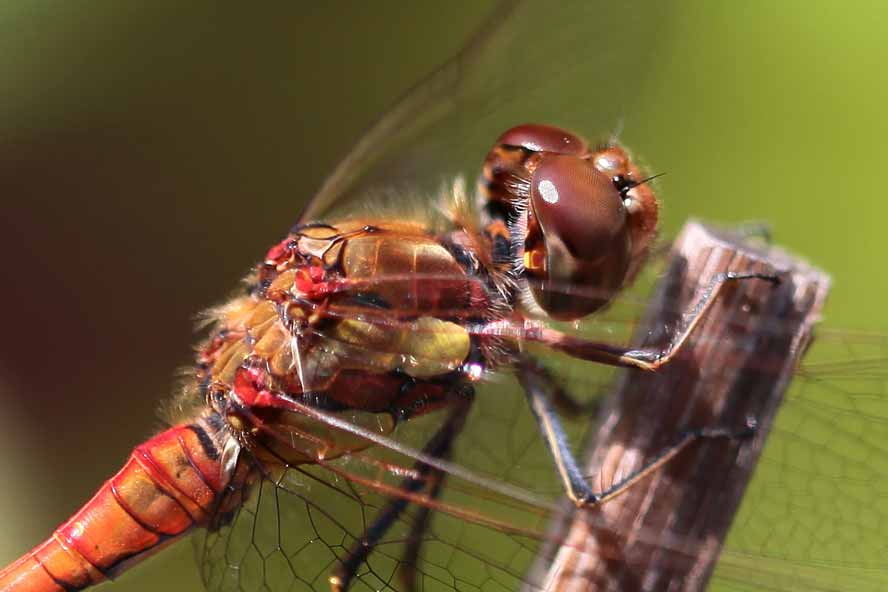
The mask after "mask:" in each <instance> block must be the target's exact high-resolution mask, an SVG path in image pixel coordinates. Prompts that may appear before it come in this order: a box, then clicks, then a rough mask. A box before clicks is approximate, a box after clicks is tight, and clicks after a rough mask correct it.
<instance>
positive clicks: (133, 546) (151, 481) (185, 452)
mask: <svg viewBox="0 0 888 592" xmlns="http://www.w3.org/2000/svg"><path fill="white" fill-rule="evenodd" d="M210 424H211V422H209V421H208V420H207V419H201V420H198V421H196V422H195V423H192V424H182V425H178V426H175V427H172V428H170V429H168V430H166V431H164V432H162V433H160V434H158V435H157V436H155V437H153V438H151V439H150V440H148V441H147V442H145V443H143V444H141V445H139V446H137V447H136V449H135V450H133V453H132V454H131V455H130V458H129V460H128V461H127V462H126V464H125V465H124V466H123V468H122V469H121V470H120V471H119V472H118V473H117V474H116V475H114V476H113V477H112V478H111V479H109V480H108V481H107V482H106V483H105V484H104V485H103V486H102V487H101V489H99V491H98V492H97V493H96V495H95V496H94V497H93V498H92V499H91V500H90V501H88V502H87V503H86V504H85V505H84V506H83V507H82V508H81V509H80V510H79V511H78V512H77V513H76V514H74V515H73V516H72V517H71V518H70V519H69V520H68V521H67V522H65V523H64V524H62V525H61V526H60V527H59V528H57V529H56V531H55V532H53V534H52V535H51V536H50V537H49V538H48V539H47V540H46V541H45V542H43V543H41V544H40V545H38V546H37V547H35V548H34V549H33V550H31V551H30V552H29V553H27V554H26V555H24V556H23V557H21V558H20V559H19V560H18V561H16V562H15V563H13V564H11V565H10V566H9V567H7V568H6V569H5V570H3V571H2V572H0V592H66V591H72V590H81V589H83V588H86V587H88V586H91V585H93V584H96V583H99V582H102V581H104V580H106V579H109V578H111V577H113V576H114V575H115V574H117V573H119V572H120V571H122V570H123V569H125V568H126V567H127V566H128V565H130V564H132V563H134V562H137V561H140V560H142V559H144V558H145V557H147V556H148V555H150V554H151V553H152V552H153V551H156V550H158V549H160V548H161V546H162V545H163V544H164V543H167V542H171V541H172V540H175V539H176V538H178V537H179V536H181V535H182V534H184V533H185V532H186V531H188V530H189V529H190V528H191V527H192V526H199V525H203V524H206V523H207V522H208V520H209V519H210V517H211V515H212V513H213V511H214V509H215V507H216V503H217V500H218V499H219V495H220V493H221V492H222V490H223V489H224V487H225V483H224V482H223V474H222V467H221V459H220V453H219V448H218V446H217V443H216V442H214V440H213V437H212V435H211V434H212V433H215V430H214V429H213V428H212V425H210Z"/></svg>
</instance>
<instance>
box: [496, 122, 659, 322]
mask: <svg viewBox="0 0 888 592" xmlns="http://www.w3.org/2000/svg"><path fill="white" fill-rule="evenodd" d="M491 155H492V156H488V162H490V161H491V160H492V159H498V162H499V163H504V164H500V165H499V167H500V168H499V169H497V163H495V164H494V165H493V166H491V167H490V168H489V169H488V170H490V171H493V173H492V174H493V175H495V174H497V173H499V171H501V170H502V171H507V173H508V175H509V176H510V177H511V179H512V180H510V181H509V182H508V183H505V184H504V186H505V187H507V188H508V190H509V191H510V195H509V198H510V199H511V200H512V202H511V203H512V209H513V210H514V212H515V214H514V215H513V220H515V223H513V224H512V225H511V228H510V231H511V234H512V242H513V249H512V255H513V256H515V257H519V256H520V257H521V263H522V265H521V266H520V268H521V269H522V273H523V275H524V277H525V278H526V280H527V282H526V288H525V291H526V292H529V294H524V295H523V300H524V301H525V302H526V301H527V300H528V297H529V298H532V304H533V305H535V306H536V307H538V308H539V309H541V310H542V312H544V313H545V314H546V315H548V316H549V317H552V318H555V319H559V320H572V319H577V318H580V317H584V316H586V315H588V314H590V313H592V312H595V311H596V310H598V309H599V308H601V307H602V306H604V305H606V304H607V303H608V302H609V301H610V300H611V298H612V297H613V296H614V294H615V293H616V292H617V291H618V290H619V289H620V288H621V287H623V286H624V285H625V284H626V283H628V282H629V281H631V279H632V278H633V277H634V275H635V274H636V273H637V271H638V269H639V268H640V267H641V264H642V263H643V261H644V259H645V256H646V254H647V252H648V249H649V247H650V244H651V242H652V240H653V238H654V236H655V234H656V227H657V210H658V206H657V200H656V198H655V197H654V194H653V191H652V190H651V188H650V187H649V186H648V185H646V184H645V179H643V177H642V175H641V174H640V171H639V170H638V168H637V167H636V166H635V165H634V164H633V163H632V161H631V159H630V157H629V155H628V153H627V152H626V151H625V150H624V149H623V148H621V147H620V146H618V145H616V144H613V143H611V144H607V145H604V146H600V147H598V148H596V149H591V150H590V149H589V148H588V146H587V144H586V142H585V140H583V139H582V138H580V137H579V136H576V135H574V134H572V133H570V132H567V131H564V130H561V129H558V128H554V127H551V126H544V125H522V126H518V127H515V128H512V129H511V130H509V131H507V132H506V133H505V134H503V135H502V136H501V137H500V139H499V142H498V144H497V148H495V149H494V150H493V151H492V152H491ZM504 176H505V175H504ZM537 312H539V311H537Z"/></svg>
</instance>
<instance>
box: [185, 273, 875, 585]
mask: <svg viewBox="0 0 888 592" xmlns="http://www.w3.org/2000/svg"><path fill="white" fill-rule="evenodd" d="M654 275H656V273H655V272H652V273H651V274H650V276H651V278H652V277H653V276H654ZM379 281H386V280H385V278H380V279H379ZM645 290H646V288H645V286H644V285H642V286H639V288H638V290H636V291H634V292H633V293H630V294H627V295H626V296H625V297H623V298H621V300H620V301H619V302H618V303H617V304H616V305H615V306H614V307H613V308H612V309H611V310H610V311H609V312H608V313H606V314H605V315H604V316H603V317H601V318H598V319H597V320H594V321H590V322H588V323H582V324H577V325H575V326H571V327H567V329H570V330H572V331H574V332H576V333H577V334H583V335H587V336H592V337H595V338H601V339H604V338H612V339H613V340H615V341H617V342H619V341H621V337H625V338H628V336H629V335H630V334H631V333H632V331H633V326H632V325H633V319H635V318H637V317H638V316H639V315H640V307H641V306H642V304H643V303H644V301H645V300H646V298H645V297H644V292H645ZM669 312H670V313H671V314H672V316H680V315H679V313H680V312H682V311H669ZM381 322H386V323H399V322H401V321H399V320H397V319H388V320H385V321H381ZM390 328H392V327H390ZM774 330H777V331H779V330H780V325H779V323H778V324H776V325H775V329H774ZM886 354H888V336H886V335H880V334H875V333H851V332H843V331H838V330H824V331H823V332H822V336H821V338H819V339H817V340H815V343H814V345H813V346H812V348H811V351H810V352H809V355H808V357H807V358H806V361H805V363H804V364H803V365H802V366H801V367H800V368H799V369H798V372H797V376H796V377H795V379H794V381H793V384H792V386H791V388H790V391H789V392H788V394H787V397H786V402H785V405H784V407H783V409H782V411H781V413H780V414H779V416H778V418H777V420H776V423H775V426H774V428H773V430H772V433H771V436H770V438H769V442H768V445H767V446H766V448H765V451H764V453H763V456H762V458H761V461H760V463H759V465H758V468H757V473H756V476H755V478H754V479H753V481H752V483H751V485H750V486H749V489H748V492H747V494H746V496H745V497H744V501H743V504H742V506H741V509H740V511H739V514H738V515H737V517H736V519H735V524H736V527H735V528H734V530H733V531H732V533H731V534H730V536H729V538H728V540H727V543H726V547H725V550H724V553H723V556H722V559H721V562H720V564H719V567H718V569H717V571H716V574H715V577H714V580H713V583H714V587H716V588H717V589H727V590H793V589H805V590H847V589H854V590H878V589H884V586H885V583H886V582H888V570H886V569H885V566H884V557H885V554H886V552H888V548H886V543H885V542H884V540H883V537H882V535H881V533H882V532H884V530H885V527H886V526H888V503H886V502H885V500H886V499H888V495H886V494H888V460H886V459H888V455H886V447H888V444H886V443H888V437H886V436H888V433H886V432H888V355H886ZM545 362H546V363H547V365H549V366H550V367H551V368H552V370H553V372H555V373H557V375H558V376H560V377H561V378H562V379H563V381H564V383H565V385H566V386H567V387H568V388H569V389H570V390H571V391H572V392H573V393H574V394H575V395H577V396H578V398H579V399H580V400H581V401H585V402H588V401H594V399H595V398H596V397H598V396H600V395H601V394H602V393H606V392H607V389H608V388H609V385H610V384H611V383H612V379H613V374H614V372H615V371H614V370H613V369H610V368H603V367H598V366H593V365H590V364H587V363H582V362H576V361H573V360H569V359H566V358H564V357H562V356H550V357H547V358H546V360H545ZM722 370H723V369H720V368H711V369H704V372H712V373H718V372H720V371H722ZM775 371H776V369H775ZM445 417H446V415H445V414H443V413H440V412H435V413H431V414H428V415H426V416H422V417H419V418H416V419H413V420H410V421H408V422H406V423H405V424H403V425H402V426H400V427H399V428H398V430H397V432H395V433H394V434H392V435H391V436H383V437H380V438H379V439H378V440H377V441H376V443H375V445H373V446H371V447H370V448H367V449H366V450H363V451H359V452H356V453H354V454H352V455H348V456H345V457H341V458H338V459H334V460H331V461H329V462H325V463H321V464H316V465H299V466H293V467H288V468H286V469H285V470H282V471H269V472H268V474H267V475H266V477H265V478H264V479H262V480H261V481H260V482H259V483H258V484H256V485H255V486H254V487H253V490H252V491H251V493H250V495H249V496H248V503H247V504H246V506H245V507H244V508H242V509H241V510H240V511H239V512H238V514H237V515H236V516H235V517H234V518H233V519H232V520H231V521H230V522H228V523H227V524H224V525H222V526H221V528H220V529H218V530H216V531H213V532H210V533H208V534H207V535H206V538H205V539H204V540H202V541H201V542H202V547H201V554H202V561H203V565H204V568H203V569H204V577H205V580H206V581H207V582H208V586H209V588H210V589H212V590H302V589H304V590H324V589H327V588H328V587H329V583H328V581H327V580H328V578H329V577H330V575H331V574H332V573H334V572H335V570H336V567H337V565H340V564H341V562H344V561H347V560H348V558H349V557H350V555H351V554H352V553H353V552H354V549H355V548H356V546H358V545H359V542H360V541H361V540H362V537H365V536H366V531H367V529H368V528H369V527H370V526H371V525H373V524H374V522H375V521H376V520H377V517H378V516H379V515H380V514H381V513H382V512H383V511H384V510H385V509H386V508H388V507H390V506H391V504H392V503H394V502H395V501H397V500H402V501H404V502H406V504H405V506H406V508H405V510H404V511H403V512H402V513H401V514H400V515H399V516H398V518H397V519H396V520H395V521H394V522H393V525H392V526H391V528H390V529H387V530H385V532H383V533H382V535H381V540H380V541H379V542H378V543H377V544H375V546H374V547H373V551H372V552H371V553H370V554H369V556H368V557H367V558H366V561H362V562H361V563H360V565H359V567H358V568H357V571H356V572H355V580H354V582H353V584H352V586H353V589H365V588H366V589H374V590H387V589H389V590H406V589H410V588H409V587H408V584H406V583H405V582H406V581H413V582H414V584H415V586H414V587H415V588H416V589H420V590H516V589H530V590H533V589H539V586H540V585H541V583H540V582H539V581H536V580H534V579H533V578H534V577H536V576H535V575H534V572H533V571H532V568H533V566H534V565H535V564H536V562H537V561H538V554H539V553H540V552H542V551H543V550H544V549H548V548H550V546H549V545H546V544H545V543H548V542H550V541H547V538H548V537H549V536H550V535H549V534H548V532H549V530H548V525H549V524H550V522H551V521H552V520H554V519H556V518H558V516H560V515H561V514H562V513H564V512H566V511H568V509H569V508H568V507H567V506H565V505H563V503H562V501H561V500H562V499H563V492H562V488H561V484H560V481H559V480H558V477H557V475H556V472H555V469H554V466H553V463H552V461H551V458H550V455H549V453H548V451H547V450H546V447H545V445H544V444H543V440H542V438H541V437H540V435H539V433H538V430H537V428H536V424H535V421H534V419H533V417H532V415H531V413H530V411H529V410H528V407H527V405H526V402H525V400H524V396H523V394H522V393H521V391H520V389H519V388H518V386H517V383H516V382H515V381H514V380H513V379H512V377H511V376H509V375H508V374H495V375H493V376H491V377H490V378H489V380H487V381H485V382H482V383H480V385H479V388H478V389H477V393H476V396H475V399H474V402H473V404H472V407H471V410H470V412H469V415H468V417H467V418H466V423H465V426H464V428H463V430H462V432H461V433H460V434H459V436H458V438H457V439H456V440H455V442H454V446H453V449H452V451H451V452H450V453H449V454H448V455H447V456H446V458H440V459H437V460H439V461H440V462H438V463H437V464H436V466H437V467H438V468H439V469H440V474H442V475H445V476H446V478H445V481H444V482H443V487H442V490H441V494H440V496H438V497H435V496H433V495H431V494H430V491H431V482H432V481H433V479H432V478H431V477H422V478H421V479H420V480H423V479H428V483H426V482H423V483H422V486H421V487H418V488H416V489H415V490H410V491H408V490H405V489H404V488H403V487H402V484H403V482H404V479H405V476H407V475H411V474H415V471H416V470H417V468H418V467H420V466H422V465H423V462H422V460H423V456H422V454H423V453H421V452H420V451H422V450H423V447H424V446H425V445H426V443H427V442H428V441H429V439H430V437H431V436H432V434H434V433H436V431H437V430H439V429H440V427H441V425H442V422H443V421H444V420H445ZM565 419H566V427H567V428H568V431H569V436H570V438H571V441H572V442H573V443H575V447H578V446H579V443H580V442H581V441H582V440H583V438H584V437H585V436H586V435H587V434H588V433H589V431H590V428H591V427H593V425H594V421H593V418H592V417H591V416H589V415H588V414H576V415H568V416H566V417H565ZM319 420H320V421H322V422H323V421H325V420H324V418H323V414H322V415H321V416H320V418H319ZM326 421H329V423H330V427H331V432H330V433H331V434H335V430H336V429H339V428H338V427H336V426H335V425H334V420H333V419H329V420H326ZM337 421H338V419H337ZM361 429H363V428H361V427H360V426H353V428H352V430H353V431H354V432H359V431H360V430H361ZM331 437H335V435H332V436H331ZM388 438H390V439H388ZM425 519H428V520H429V528H428V529H427V530H424V531H422V532H421V534H418V532H419V531H417V530H416V525H417V524H418V523H420V522H422V521H423V520H425ZM590 520H593V521H594V515H593V517H591V518H590ZM594 527H595V528H607V527H606V526H605V525H603V524H594ZM613 534H617V535H618V534H619V533H613ZM638 536H640V537H645V536H648V537H649V538H650V541H652V542H656V543H657V544H659V545H666V547H668V549H666V548H664V550H668V551H669V557H670V560H671V561H692V560H693V557H692V556H691V555H690V554H689V551H686V549H693V548H694V546H693V545H691V544H690V541H683V540H680V539H672V540H666V541H664V540H663V536H662V533H654V532H651V533H644V532H642V533H640V534H638ZM411 553H412V554H415V555H416V556H417V559H416V561H415V562H414V561H413V560H408V559H406V558H409V557H412V556H413V555H412V554H411ZM410 564H412V567H411V566H410ZM405 573H408V574H412V575H411V576H409V577H408V576H405ZM405 578H408V579H407V580H405ZM409 578H412V580H410V579H409Z"/></svg>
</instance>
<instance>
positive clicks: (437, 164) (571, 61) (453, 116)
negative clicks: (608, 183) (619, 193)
mask: <svg viewBox="0 0 888 592" xmlns="http://www.w3.org/2000/svg"><path fill="white" fill-rule="evenodd" d="M643 4H644V5H643V6H642V5H639V4H637V3H633V4H631V5H630V4H626V5H624V4H622V3H619V2H584V1H568V2H558V3H554V4H550V3H540V2H514V1H502V2H499V3H498V4H497V5H496V7H495V8H494V10H493V11H491V13H490V16H489V17H488V18H487V20H486V21H485V22H484V23H483V24H482V25H481V26H480V27H479V28H478V30H477V31H476V32H475V33H474V34H473V35H472V36H471V37H470V39H469V40H468V42H467V43H466V45H465V47H464V48H463V49H462V50H461V51H460V52H459V53H457V54H456V55H455V56H453V58H452V59H450V60H449V61H448V62H446V63H445V64H443V65H442V66H441V67H440V68H438V69H437V70H435V71H434V72H432V73H431V74H430V75H429V76H428V77H427V78H426V79H424V80H422V81H421V82H420V83H419V84H417V85H416V86H415V87H414V88H412V89H411V90H410V91H409V92H408V93H407V94H406V95H405V96H404V97H402V98H401V99H400V100H399V101H398V102H397V103H396V104H395V105H394V106H393V107H392V108H391V110H390V111H389V112H388V113H386V114H385V115H384V116H383V117H382V118H380V119H379V120H378V121H377V122H376V124H375V125H373V126H372V127H371V128H370V129H369V130H368V131H367V132H366V134H365V135H364V136H363V138H362V139H361V140H360V141H359V142H358V143H357V144H356V145H355V146H354V148H353V149H352V150H351V151H350V152H349V153H348V155H347V156H346V157H345V158H344V159H343V160H342V161H341V162H340V164H339V166H337V167H336V169H335V170H334V171H333V173H332V174H331V175H330V177H329V178H328V179H327V180H326V182H325V183H324V185H323V186H322V187H321V189H320V190H319V191H318V193H317V194H316V196H315V197H314V198H313V200H312V201H311V202H310V203H309V204H308V205H307V206H306V208H305V209H304V210H303V212H302V215H301V216H300V220H301V221H303V222H309V221H315V220H320V219H323V218H325V217H326V216H327V215H329V214H330V213H333V212H335V213H339V214H355V213H358V214H360V213H362V208H361V207H360V206H366V204H367V196H368V195H369V196H372V197H375V198H376V199H375V200H374V201H376V202H379V201H385V200H386V199H387V198H391V197H393V196H394V197H396V198H402V197H404V196H409V198H410V199H411V200H412V201H413V202H415V201H416V199H418V198H419V199H422V198H425V199H431V198H433V197H434V196H435V194H436V190H437V189H438V187H439V186H440V184H441V183H442V181H444V180H447V179H450V178H452V177H453V176H455V175H465V176H467V178H468V179H474V178H475V176H476V175H477V173H478V171H479V168H480V165H481V163H482V162H483V159H484V155H485V154H486V153H487V150H488V149H489V148H490V147H491V145H492V143H493V142H494V141H495V140H496V138H498V137H499V135H500V134H501V133H502V132H504V131H505V130H506V129H508V128H510V127H512V126H514V125H517V124H519V123H525V122H545V123H551V124H555V125H561V126H564V127H567V128H569V129H575V130H576V131H577V132H579V133H581V134H587V135H589V136H590V139H591V140H594V139H596V137H595V136H596V135H597V134H604V135H605V138H604V139H606V136H608V135H609V134H615V133H617V131H618V129H619V126H620V118H621V114H622V112H623V109H625V108H626V107H627V106H628V105H630V104H631V103H632V101H633V99H634V97H635V96H636V94H637V93H638V92H639V88H640V85H641V83H642V82H643V76H642V73H643V72H645V71H647V70H648V69H649V67H650V64H651V63H652V61H653V58H654V56H653V55H652V45H653V44H652V43H651V40H652V39H654V38H655V35H656V29H657V27H662V26H663V25H664V19H666V18H667V17H668V11H667V10H666V7H665V6H664V5H663V4H662V3H656V2H645V3H643ZM599 139H600V138H599ZM355 206H359V207H355ZM413 207H414V208H415V207H416V206H415V205H414V206H413Z"/></svg>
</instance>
